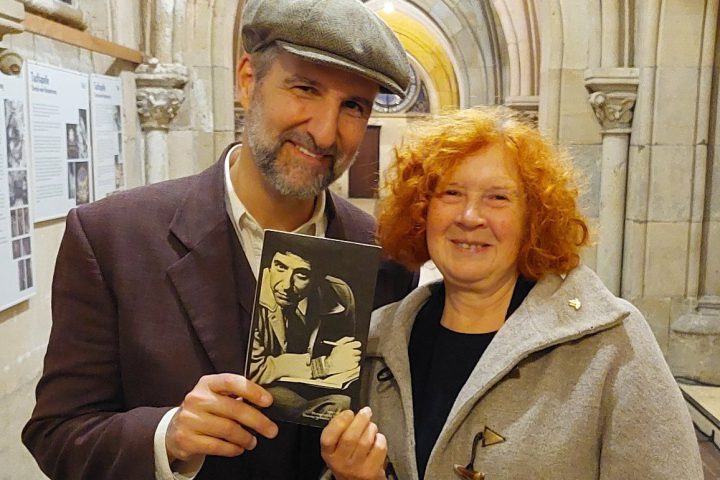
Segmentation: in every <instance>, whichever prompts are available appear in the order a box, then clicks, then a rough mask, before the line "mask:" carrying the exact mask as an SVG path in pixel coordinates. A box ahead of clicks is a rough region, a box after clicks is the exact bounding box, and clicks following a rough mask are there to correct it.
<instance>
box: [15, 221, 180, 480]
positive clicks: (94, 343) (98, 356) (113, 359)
mask: <svg viewBox="0 0 720 480" xmlns="http://www.w3.org/2000/svg"><path fill="white" fill-rule="evenodd" d="M52 320H53V322H52V329H51V333H50V340H49V344H48V349H47V353H46V355H45V365H44V371H43V375H42V378H41V379H40V382H39V383H38V386H37V390H36V398H37V403H36V406H35V409H34V411H33V414H32V417H31V418H30V420H29V422H28V423H27V425H26V426H25V428H24V430H23V434H22V439H23V442H24V443H25V445H26V446H27V448H28V449H29V450H30V452H31V453H32V454H33V456H34V457H35V459H36V460H37V462H38V464H39V465H40V468H41V469H42V471H43V472H45V474H46V475H48V476H49V477H50V478H53V479H73V480H91V479H93V480H94V479H98V478H103V479H128V478H133V479H152V478H154V458H153V436H154V433H155V429H156V427H157V425H158V423H159V422H160V419H161V418H162V416H163V415H164V414H165V412H167V411H168V410H169V407H168V408H154V407H139V408H132V409H128V408H126V405H125V402H124V395H123V387H122V378H121V371H120V351H119V350H120V349H119V345H118V328H119V325H118V315H117V308H116V302H115V299H114V297H113V292H112V291H111V289H110V288H109V287H108V285H107V283H106V281H105V278H104V277H103V273H102V271H101V269H100V265H99V264H98V261H97V259H96V257H95V253H94V251H93V247H92V245H91V243H90V241H89V240H88V238H87V236H86V234H85V232H84V230H83V226H82V223H81V220H80V216H79V214H78V211H77V210H73V211H71V212H70V213H69V214H68V218H67V224H66V230H65V235H64V237H63V240H62V243H61V245H60V251H59V253H58V257H57V263H56V266H55V275H54V278H53V287H52ZM151 387H152V386H148V388H151Z"/></svg>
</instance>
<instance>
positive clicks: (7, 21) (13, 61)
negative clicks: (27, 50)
mask: <svg viewBox="0 0 720 480" xmlns="http://www.w3.org/2000/svg"><path fill="white" fill-rule="evenodd" d="M24 19H25V8H24V7H23V4H22V3H20V2H18V1H16V0H0V41H2V39H3V37H4V36H5V35H8V34H10V35H12V34H15V33H22V32H23V31H25V27H23V24H22V21H23V20H24ZM22 64H23V59H22V57H21V56H20V55H19V54H18V53H17V52H14V51H13V50H11V49H9V48H6V47H4V46H2V45H0V72H2V73H4V74H5V75H18V74H20V72H21V71H22Z"/></svg>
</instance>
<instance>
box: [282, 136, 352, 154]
mask: <svg viewBox="0 0 720 480" xmlns="http://www.w3.org/2000/svg"><path fill="white" fill-rule="evenodd" d="M280 141H281V143H284V142H286V141H290V142H292V143H294V144H295V145H299V146H301V147H303V148H304V149H306V150H310V151H311V152H313V153H316V154H318V155H329V156H332V157H333V159H334V158H335V157H336V156H337V151H338V148H337V145H336V144H333V146H332V147H329V148H319V147H318V146H317V144H316V143H315V139H314V138H313V137H312V135H310V134H309V133H307V132H300V131H298V130H289V131H287V132H283V133H282V134H281V135H280Z"/></svg>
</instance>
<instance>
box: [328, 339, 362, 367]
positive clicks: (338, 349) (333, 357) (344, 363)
mask: <svg viewBox="0 0 720 480" xmlns="http://www.w3.org/2000/svg"><path fill="white" fill-rule="evenodd" d="M323 343H325V344H326V345H331V346H332V347H333V349H332V351H331V352H330V355H328V357H327V359H326V360H325V366H326V368H327V373H328V374H329V375H332V374H335V373H340V372H345V371H348V370H352V369H354V368H356V367H357V366H358V364H359V363H360V347H361V346H362V344H361V343H360V342H359V341H357V340H355V338H354V337H343V338H341V339H340V340H338V341H336V342H331V341H329V340H324V341H323Z"/></svg>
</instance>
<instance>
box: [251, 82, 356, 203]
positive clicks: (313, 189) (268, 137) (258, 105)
mask: <svg viewBox="0 0 720 480" xmlns="http://www.w3.org/2000/svg"><path fill="white" fill-rule="evenodd" d="M245 129H246V130H247V142H248V147H249V148H250V151H251V152H252V154H253V157H254V158H255V164H256V165H257V166H258V168H259V169H260V172H261V173H262V175H263V177H265V179H266V180H267V182H268V183H269V184H270V185H271V186H272V187H273V188H274V189H275V190H276V191H277V192H278V193H280V194H281V195H285V196H289V197H296V198H303V199H305V198H312V197H314V196H316V195H317V194H318V193H320V192H322V191H323V190H325V189H326V188H327V187H328V186H329V185H330V184H331V183H332V182H334V181H335V180H336V179H337V178H338V177H339V176H340V175H341V174H342V173H343V171H344V169H345V168H346V167H347V166H348V165H351V164H352V163H353V162H354V161H355V157H356V156H357V152H355V154H354V155H353V157H352V159H351V161H349V162H348V161H347V160H346V159H347V154H343V153H342V152H338V148H337V146H336V145H333V146H332V147H331V148H326V149H321V148H318V146H317V145H316V144H315V140H314V139H313V137H312V136H311V135H310V134H309V133H307V132H301V131H299V130H294V129H293V130H286V131H284V132H281V133H280V134H278V135H277V137H275V136H274V133H273V132H268V129H267V127H266V122H265V117H264V110H263V102H262V97H261V94H260V93H259V92H256V93H255V95H253V98H252V100H251V102H250V110H249V111H248V112H247V114H246V117H245ZM288 141H289V142H292V143H294V144H295V145H298V146H301V147H303V148H305V149H307V150H309V151H311V152H313V153H316V154H321V155H326V157H325V158H326V159H327V158H328V157H329V160H330V166H329V167H328V168H326V169H325V168H324V169H322V170H318V168H317V167H314V166H313V165H310V164H308V163H305V162H302V161H295V160H293V159H292V157H285V158H284V159H282V161H281V160H278V155H279V154H280V150H281V149H282V147H283V145H284V144H285V143H286V142H288Z"/></svg>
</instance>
